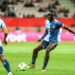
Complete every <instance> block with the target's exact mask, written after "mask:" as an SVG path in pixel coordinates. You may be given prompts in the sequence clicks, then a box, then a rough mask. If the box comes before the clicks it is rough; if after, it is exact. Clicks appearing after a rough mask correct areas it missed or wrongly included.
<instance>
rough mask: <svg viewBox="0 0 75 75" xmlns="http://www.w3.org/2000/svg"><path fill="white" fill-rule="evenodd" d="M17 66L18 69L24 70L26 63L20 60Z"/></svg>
mask: <svg viewBox="0 0 75 75" xmlns="http://www.w3.org/2000/svg"><path fill="white" fill-rule="evenodd" d="M18 68H19V70H20V71H25V70H26V69H27V65H26V64H25V63H24V62H22V63H20V64H19V65H18Z"/></svg>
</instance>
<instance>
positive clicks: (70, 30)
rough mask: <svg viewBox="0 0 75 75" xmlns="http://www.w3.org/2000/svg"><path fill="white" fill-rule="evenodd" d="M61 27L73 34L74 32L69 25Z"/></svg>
mask: <svg viewBox="0 0 75 75" xmlns="http://www.w3.org/2000/svg"><path fill="white" fill-rule="evenodd" d="M63 29H66V30H68V31H69V32H71V33H73V34H75V32H74V31H73V30H72V29H71V28H69V27H67V26H64V28H63Z"/></svg>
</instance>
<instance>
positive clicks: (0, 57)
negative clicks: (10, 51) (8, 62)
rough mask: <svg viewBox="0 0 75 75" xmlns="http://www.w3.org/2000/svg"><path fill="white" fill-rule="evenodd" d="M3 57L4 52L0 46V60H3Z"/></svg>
mask: <svg viewBox="0 0 75 75" xmlns="http://www.w3.org/2000/svg"><path fill="white" fill-rule="evenodd" d="M4 58H5V57H4V51H3V47H2V46H0V60H3V59H4Z"/></svg>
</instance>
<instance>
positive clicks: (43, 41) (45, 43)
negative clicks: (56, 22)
mask: <svg viewBox="0 0 75 75" xmlns="http://www.w3.org/2000/svg"><path fill="white" fill-rule="evenodd" d="M49 43H50V42H47V41H46V40H42V44H43V48H44V49H46V48H47V46H48V45H49ZM56 46H57V44H56V45H55V46H54V48H55V47H56Z"/></svg>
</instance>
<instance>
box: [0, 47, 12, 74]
mask: <svg viewBox="0 0 75 75" xmlns="http://www.w3.org/2000/svg"><path fill="white" fill-rule="evenodd" d="M0 60H1V62H2V63H3V65H4V67H5V69H6V71H7V72H8V75H12V73H11V70H10V65H9V62H8V61H7V60H6V58H5V56H4V54H3V48H2V47H0Z"/></svg>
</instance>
